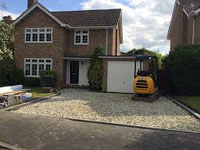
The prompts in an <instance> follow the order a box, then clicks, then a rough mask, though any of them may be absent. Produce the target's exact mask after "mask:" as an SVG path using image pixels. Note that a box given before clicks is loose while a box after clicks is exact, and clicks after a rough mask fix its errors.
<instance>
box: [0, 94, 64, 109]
mask: <svg viewBox="0 0 200 150" xmlns="http://www.w3.org/2000/svg"><path fill="white" fill-rule="evenodd" d="M60 94H61V92H60V91H58V92H57V93H55V94H52V95H49V96H46V97H42V98H38V99H34V100H32V101H28V102H25V103H21V104H19V105H15V106H11V107H8V108H4V109H1V110H0V111H11V110H17V109H19V108H21V107H24V106H27V105H29V104H33V103H37V102H39V101H43V100H46V99H49V98H52V97H54V96H58V95H60Z"/></svg>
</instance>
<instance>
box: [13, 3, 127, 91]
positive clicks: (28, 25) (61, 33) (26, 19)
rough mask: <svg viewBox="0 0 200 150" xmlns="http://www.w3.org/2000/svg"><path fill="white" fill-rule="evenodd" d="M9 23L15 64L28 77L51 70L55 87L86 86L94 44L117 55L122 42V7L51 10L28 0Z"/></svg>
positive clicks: (107, 53)
mask: <svg viewBox="0 0 200 150" xmlns="http://www.w3.org/2000/svg"><path fill="white" fill-rule="evenodd" d="M12 24H13V25H14V26H15V31H16V33H15V51H14V57H15V61H16V66H17V67H18V68H19V69H21V70H24V75H25V77H30V78H38V77H39V73H40V72H41V71H43V70H51V69H52V70H54V71H55V72H56V77H57V83H56V85H57V87H61V86H65V85H79V86H87V85H88V79H87V70H88V67H89V65H90V59H91V55H92V54H93V50H94V49H95V47H96V46H97V45H99V46H102V47H103V48H104V49H105V51H106V52H105V55H110V56H118V55H120V52H119V49H120V44H121V43H122V42H123V33H122V14H121V9H105V10H84V11H60V12H52V11H49V10H48V9H47V8H45V7H44V6H42V5H41V4H40V3H38V2H37V0H28V9H27V10H26V11H25V12H24V13H22V14H21V15H20V16H19V17H18V18H17V19H16V20H15V21H14V22H13V23H12Z"/></svg>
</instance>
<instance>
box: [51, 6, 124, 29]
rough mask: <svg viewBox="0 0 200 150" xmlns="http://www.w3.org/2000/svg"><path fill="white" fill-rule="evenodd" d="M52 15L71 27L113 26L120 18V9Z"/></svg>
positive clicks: (66, 12)
mask: <svg viewBox="0 0 200 150" xmlns="http://www.w3.org/2000/svg"><path fill="white" fill-rule="evenodd" d="M52 14H53V15H54V16H56V17H57V18H58V19H59V20H61V21H62V22H63V23H65V24H68V25H69V26H71V27H81V26H82V27H83V26H115V25H117V23H118V20H119V18H120V14H121V9H102V10H83V11H60V12H52Z"/></svg>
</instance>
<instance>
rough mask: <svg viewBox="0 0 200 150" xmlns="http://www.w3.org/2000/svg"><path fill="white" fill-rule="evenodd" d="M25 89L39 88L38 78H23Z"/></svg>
mask: <svg viewBox="0 0 200 150" xmlns="http://www.w3.org/2000/svg"><path fill="white" fill-rule="evenodd" d="M24 86H25V87H40V78H27V77H26V78H24Z"/></svg>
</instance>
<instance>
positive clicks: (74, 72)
mask: <svg viewBox="0 0 200 150" xmlns="http://www.w3.org/2000/svg"><path fill="white" fill-rule="evenodd" d="M78 82H79V61H70V84H78Z"/></svg>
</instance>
